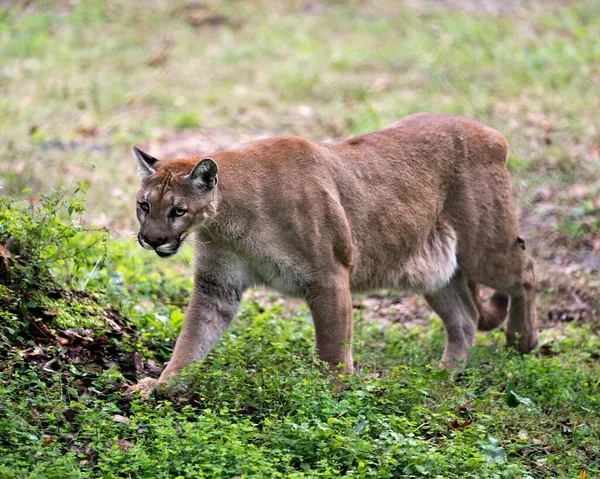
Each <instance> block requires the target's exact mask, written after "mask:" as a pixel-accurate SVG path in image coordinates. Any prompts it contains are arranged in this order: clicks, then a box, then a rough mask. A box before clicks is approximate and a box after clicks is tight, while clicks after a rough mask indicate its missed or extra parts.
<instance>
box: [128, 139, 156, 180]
mask: <svg viewBox="0 0 600 479" xmlns="http://www.w3.org/2000/svg"><path fill="white" fill-rule="evenodd" d="M131 150H132V151H133V157H134V158H135V161H137V164H138V173H139V175H140V176H141V177H142V178H147V177H148V176H150V175H153V174H154V173H156V165H158V160H157V159H156V158H154V157H153V156H150V155H149V154H148V153H145V152H143V151H142V150H140V149H139V148H138V147H136V146H134V147H132V148H131Z"/></svg>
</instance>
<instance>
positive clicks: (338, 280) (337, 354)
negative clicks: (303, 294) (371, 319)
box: [306, 266, 354, 373]
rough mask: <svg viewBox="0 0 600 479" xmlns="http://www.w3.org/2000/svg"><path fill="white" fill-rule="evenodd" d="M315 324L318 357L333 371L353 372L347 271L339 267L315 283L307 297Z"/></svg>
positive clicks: (350, 309) (350, 307) (351, 327)
mask: <svg viewBox="0 0 600 479" xmlns="http://www.w3.org/2000/svg"><path fill="white" fill-rule="evenodd" d="M306 301H307V303H308V306H309V308H310V311H311V313H312V317H313V322H314V324H315V339H316V349H317V354H318V355H319V358H320V359H322V360H323V361H325V362H327V363H328V364H329V366H330V368H331V370H332V371H338V372H342V373H352V372H353V370H354V366H353V360H352V329H353V323H352V299H351V296H350V284H349V278H348V269H347V268H345V267H342V266H339V267H337V268H336V269H335V270H334V271H333V272H332V273H331V274H327V275H324V276H323V277H322V278H319V279H318V280H315V281H314V283H313V284H312V285H311V287H310V288H309V292H308V297H307V298H306Z"/></svg>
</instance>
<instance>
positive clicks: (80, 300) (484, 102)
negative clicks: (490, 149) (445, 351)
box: [0, 0, 600, 478]
mask: <svg viewBox="0 0 600 479" xmlns="http://www.w3.org/2000/svg"><path fill="white" fill-rule="evenodd" d="M595 3H596V2H594V1H592V0H582V1H579V2H544V3H543V4H542V3H540V4H536V3H530V2H527V3H526V2H462V1H459V0H444V1H436V2H433V1H431V2H419V3H416V2H408V1H407V2H396V1H391V0H390V1H385V0H384V1H380V2H368V1H367V2H356V3H347V2H309V1H290V2H283V3H280V4H277V6H276V7H275V6H274V4H273V3H272V2H267V1H258V2H243V3H241V2H228V1H211V2H202V3H200V2H193V1H191V2H183V1H176V2H145V3H144V7H143V8H142V7H141V6H140V4H139V3H137V2H127V1H118V2H101V1H96V0H92V1H89V2H87V1H86V2H79V3H77V2H67V1H50V2H21V3H20V4H19V5H17V6H14V7H11V8H4V9H3V10H0V59H1V62H0V186H1V187H2V190H0V191H1V192H2V193H3V194H4V195H5V196H6V198H4V199H2V200H1V202H0V476H2V477H18V476H20V477H57V478H58V477H60V478H63V477H228V478H234V477H243V478H246V477H332V478H333V477H440V478H452V477H456V478H464V477H510V478H512V477H523V478H525V477H532V478H551V477H555V478H559V477H560V478H562V477H565V478H566V477H587V478H593V477H599V476H600V420H599V417H598V409H599V402H600V368H599V367H598V359H599V357H600V344H599V339H598V338H599V337H598V333H599V329H600V328H599V324H600V316H599V313H598V311H599V310H600V297H599V294H598V291H599V290H600V273H599V271H600V261H599V259H598V258H599V257H600V253H599V251H600V231H599V225H600V213H599V211H600V185H599V184H598V178H600V126H599V125H600V121H599V120H600V115H599V113H598V112H599V111H600V99H599V98H600V97H599V96H598V89H597V87H596V85H597V84H598V82H599V81H600V31H599V30H600V27H599V25H600V17H599V15H600V11H599V10H598V8H597V5H596V4H595ZM422 110H430V111H442V112H450V113H457V114H465V115H469V116H473V117H476V118H479V119H481V120H482V121H484V122H486V123H488V124H490V125H492V126H494V127H496V128H498V129H499V130H501V131H502V132H503V133H504V134H505V135H506V136H507V138H508V140H509V143H510V144H511V156H510V158H509V168H510V170H511V173H512V177H513V182H514V187H515V193H516V197H517V201H518V204H519V206H520V208H521V225H522V228H523V236H524V237H525V238H526V246H527V248H528V249H529V250H530V251H531V253H532V255H533V256H534V258H535V260H536V264H537V267H538V272H539V276H540V285H539V291H538V293H539V305H538V313H539V316H540V319H541V326H542V329H543V331H542V336H541V343H542V345H541V347H540V348H539V349H538V350H537V351H536V352H535V353H534V354H532V355H529V356H521V355H518V354H515V353H514V352H512V351H509V350H507V349H506V348H505V347H504V339H503V335H502V332H501V331H498V332H493V333H488V334H485V335H479V336H478V339H477V345H476V346H475V347H474V349H473V352H472V356H471V358H470V360H469V364H468V367H467V370H466V372H465V373H464V374H462V375H459V376H454V375H450V376H448V375H447V374H446V373H445V372H443V371H440V370H438V369H437V368H436V367H435V366H432V364H434V363H433V362H432V360H433V359H435V358H438V357H439V356H440V354H441V350H442V347H443V333H442V329H441V325H440V322H439V320H438V319H437V318H435V316H433V315H432V313H431V312H430V311H429V310H428V309H427V307H426V306H425V305H424V303H423V301H422V300H421V299H419V298H416V299H415V298H406V297H403V296H400V295H398V294H396V293H384V294H381V295H376V296H369V297H357V298H355V301H354V306H355V328H356V336H355V348H356V358H357V362H358V373H357V374H356V375H355V376H353V377H349V378H344V379H342V382H343V383H345V384H344V387H342V388H340V387H334V386H332V385H331V384H330V382H331V378H325V377H323V376H322V375H321V372H320V371H321V369H320V365H319V364H318V363H317V362H316V360H315V359H314V353H313V341H312V335H313V333H312V327H311V322H310V316H309V313H308V311H307V309H306V308H305V306H304V305H302V304H301V303H299V302H296V301H292V300H288V299H282V298H280V297H278V296H277V295H274V294H273V293H271V292H268V291H263V290H261V291H255V292H252V293H251V294H250V295H248V296H247V297H246V298H245V300H244V302H243V305H242V308H241V312H240V316H239V318H237V319H236V321H235V322H234V324H233V326H232V327H231V329H230V330H229V331H228V332H227V333H226V334H225V336H224V338H223V339H222V341H220V342H219V343H218V345H217V347H216V348H215V350H214V351H213V352H212V353H211V355H210V356H209V358H208V359H207V360H206V361H203V362H202V363H199V364H197V365H195V366H194V367H192V368H190V369H189V370H188V371H187V372H186V374H185V375H184V380H183V385H182V386H181V387H180V388H179V389H178V390H177V392H176V394H167V393H165V392H163V393H157V394H156V395H153V396H151V397H149V398H147V399H144V398H140V397H138V396H136V395H127V394H125V389H126V386H127V385H128V384H130V383H131V382H133V381H135V380H136V378H138V377H140V376H145V375H156V374H158V373H159V372H160V368H161V366H162V364H163V363H164V361H166V360H168V356H169V353H170V351H171V349H172V345H173V341H174V339H175V337H176V335H177V332H178V329H179V327H180V325H181V321H182V319H183V311H184V309H185V304H186V302H187V299H188V293H189V290H190V279H191V278H190V273H191V272H190V270H191V268H190V262H191V256H190V253H191V252H190V250H189V249H186V250H185V251H184V252H183V254H182V255H181V256H180V257H178V258H176V259H175V260H174V261H171V260H170V261H157V260H156V259H155V258H151V257H150V256H149V253H146V252H144V251H143V250H141V249H140V248H138V247H137V246H136V244H135V241H134V239H133V238H132V237H131V236H130V233H131V232H132V231H133V229H134V227H135V225H134V214H133V209H132V206H131V204H132V201H133V198H134V193H135V189H136V185H137V182H138V180H137V178H136V177H135V168H134V166H133V162H132V161H130V160H129V155H130V154H129V152H128V150H129V148H130V146H131V144H132V143H139V144H140V145H141V146H143V147H144V148H145V149H148V150H149V151H150V152H151V153H153V154H154V155H155V156H158V157H160V158H167V157H174V156H180V155H185V154H192V153H193V154H199V153H202V152H210V151H213V150H215V149H219V148H228V147H231V146H233V145H235V144H239V143H241V142H244V141H248V140H250V139H253V138H258V137H262V136H270V135H274V134H279V133H295V134H300V135H303V136H307V137H310V138H313V139H329V138H334V137H339V136H346V135H350V134H354V133H359V132H365V131H368V130H371V129H375V128H379V127H382V126H384V125H386V124H388V123H391V122H392V121H394V120H396V119H397V118H399V117H401V116H404V115H406V114H409V113H412V112H416V111H422ZM82 179H85V180H87V181H88V182H89V183H90V184H89V188H88V185H87V183H86V182H83V183H80V181H81V180H82ZM61 185H62V186H65V187H69V189H68V192H65V191H62V192H58V193H48V191H49V190H50V189H51V188H55V187H56V188H58V187H60V186H61ZM69 185H70V186H69ZM76 190H80V191H76ZM82 190H88V192H87V194H85V195H83V191H82ZM83 198H87V204H86V205H85V208H84V203H83ZM99 227H100V228H99ZM102 227H108V228H109V230H106V231H104V230H102V229H101V228H102Z"/></svg>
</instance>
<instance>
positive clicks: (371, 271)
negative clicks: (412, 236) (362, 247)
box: [350, 223, 457, 293]
mask: <svg viewBox="0 0 600 479" xmlns="http://www.w3.org/2000/svg"><path fill="white" fill-rule="evenodd" d="M456 242H457V240H456V232H455V231H454V229H453V228H452V227H451V226H450V225H448V224H447V223H438V224H437V225H436V227H435V228H434V229H433V230H432V231H431V232H430V233H429V235H428V236H427V238H426V239H425V240H424V241H423V243H422V244H421V245H419V247H417V248H415V249H414V250H413V252H412V253H411V254H410V255H408V256H407V257H403V255H402V254H401V253H400V252H395V251H390V250H388V251H369V252H367V254H361V252H360V251H359V252H358V255H357V261H356V264H355V267H353V269H352V271H351V274H350V287H351V289H352V291H353V292H368V291H374V290H378V289H397V290H401V291H411V292H417V293H427V292H433V291H437V290H438V289H440V288H441V287H443V286H445V285H446V284H447V283H448V282H449V281H450V279H451V278H452V276H453V275H454V273H455V272H456V269H457V262H456Z"/></svg>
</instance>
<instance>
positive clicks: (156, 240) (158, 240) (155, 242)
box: [140, 234, 168, 248]
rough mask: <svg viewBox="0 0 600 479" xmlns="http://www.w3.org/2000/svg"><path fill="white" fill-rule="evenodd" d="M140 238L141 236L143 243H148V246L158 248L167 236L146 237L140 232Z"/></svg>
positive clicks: (165, 240)
mask: <svg viewBox="0 0 600 479" xmlns="http://www.w3.org/2000/svg"><path fill="white" fill-rule="evenodd" d="M140 238H142V241H144V243H146V244H149V245H150V246H152V247H153V248H158V247H159V246H162V245H163V244H165V243H166V242H167V241H168V239H167V238H164V237H162V238H148V237H147V236H145V235H142V234H140Z"/></svg>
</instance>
